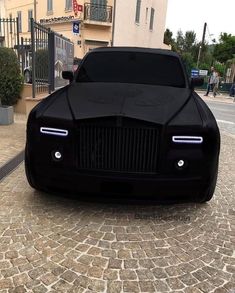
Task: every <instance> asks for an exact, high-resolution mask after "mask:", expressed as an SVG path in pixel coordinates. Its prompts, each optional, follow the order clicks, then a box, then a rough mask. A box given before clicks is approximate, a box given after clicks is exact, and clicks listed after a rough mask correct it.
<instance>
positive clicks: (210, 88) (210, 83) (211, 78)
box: [204, 66, 216, 96]
mask: <svg viewBox="0 0 235 293" xmlns="http://www.w3.org/2000/svg"><path fill="white" fill-rule="evenodd" d="M215 83H216V78H215V68H214V67H213V66H211V73H210V76H209V79H208V84H207V92H206V94H205V95H204V96H208V94H209V92H210V91H212V92H213V88H214V86H215Z"/></svg>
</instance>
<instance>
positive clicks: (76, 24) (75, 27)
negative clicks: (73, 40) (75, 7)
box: [73, 21, 79, 34]
mask: <svg viewBox="0 0 235 293" xmlns="http://www.w3.org/2000/svg"><path fill="white" fill-rule="evenodd" d="M73 33H74V34H79V21H74V22H73Z"/></svg>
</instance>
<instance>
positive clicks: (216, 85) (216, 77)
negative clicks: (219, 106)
mask: <svg viewBox="0 0 235 293" xmlns="http://www.w3.org/2000/svg"><path fill="white" fill-rule="evenodd" d="M219 82H220V77H219V72H217V71H214V80H213V83H214V85H213V96H214V98H215V97H216V95H217V94H218V91H219Z"/></svg>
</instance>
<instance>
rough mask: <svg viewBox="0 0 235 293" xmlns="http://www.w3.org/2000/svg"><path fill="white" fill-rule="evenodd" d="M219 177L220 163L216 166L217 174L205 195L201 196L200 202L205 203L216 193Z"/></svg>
mask: <svg viewBox="0 0 235 293" xmlns="http://www.w3.org/2000/svg"><path fill="white" fill-rule="evenodd" d="M217 177H218V164H217V167H216V172H215V176H214V178H213V180H212V182H211V184H210V186H209V187H208V189H207V190H206V191H205V193H204V194H203V196H202V197H201V198H200V200H199V202H200V203H205V202H207V201H209V200H211V199H212V197H213V195H214V191H215V187H216V181H217Z"/></svg>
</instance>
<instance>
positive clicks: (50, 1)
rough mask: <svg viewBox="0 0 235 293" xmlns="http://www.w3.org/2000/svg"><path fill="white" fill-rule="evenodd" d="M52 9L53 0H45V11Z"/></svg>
mask: <svg viewBox="0 0 235 293" xmlns="http://www.w3.org/2000/svg"><path fill="white" fill-rule="evenodd" d="M52 11H53V2H52V0H47V12H52Z"/></svg>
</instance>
